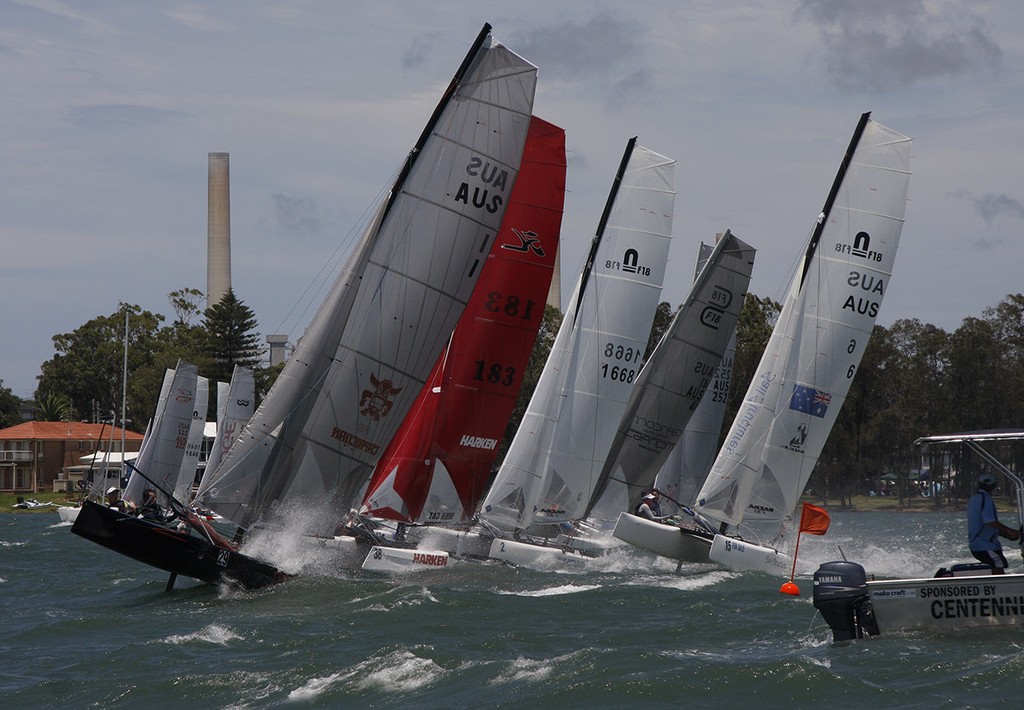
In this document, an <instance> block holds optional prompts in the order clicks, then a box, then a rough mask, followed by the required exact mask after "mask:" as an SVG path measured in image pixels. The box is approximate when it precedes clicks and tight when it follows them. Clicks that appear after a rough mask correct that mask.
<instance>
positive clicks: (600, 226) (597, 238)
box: [572, 136, 637, 323]
mask: <svg viewBox="0 0 1024 710" xmlns="http://www.w3.org/2000/svg"><path fill="white" fill-rule="evenodd" d="M636 138H637V137H636V136H633V137H632V138H630V139H629V140H628V141H626V150H625V152H623V154H622V160H621V161H619V169H618V170H616V171H615V179H614V180H612V187H611V190H609V191H608V199H607V200H606V201H605V203H604V211H603V212H602V213H601V220H600V221H599V222H598V223H597V232H596V233H595V235H594V238H593V239H592V240H591V242H590V253H589V254H587V263H586V265H585V266H584V267H583V274H582V275H581V277H580V297H579V299H578V300H577V301H576V311H575V312H574V313H573V314H572V320H573V322H574V323H575V322H576V317H577V316H578V315H579V312H580V305H581V304H582V303H583V294H584V293H585V292H586V290H587V282H588V281H589V280H590V272H591V271H592V270H593V268H594V259H595V258H596V257H597V248H598V247H599V246H601V237H603V236H604V228H605V226H606V225H607V224H608V216H609V215H610V214H611V211H612V207H613V206H614V205H615V197H616V195H618V194H619V186H620V185H621V184H622V176H623V175H624V174H625V172H626V166H628V165H629V159H630V157H631V156H632V155H633V148H635V147H636Z"/></svg>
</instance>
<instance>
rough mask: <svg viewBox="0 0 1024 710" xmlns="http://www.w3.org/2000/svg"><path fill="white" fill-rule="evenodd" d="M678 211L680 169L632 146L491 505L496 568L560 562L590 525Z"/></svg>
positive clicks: (487, 515) (484, 520)
mask: <svg viewBox="0 0 1024 710" xmlns="http://www.w3.org/2000/svg"><path fill="white" fill-rule="evenodd" d="M674 202H675V161H673V160H671V159H669V158H666V157H665V156H663V155H660V154H658V153H655V152H654V151H652V150H650V149H648V148H645V147H644V146H641V145H640V144H639V143H637V140H636V138H632V139H630V140H629V141H628V142H627V145H626V149H625V152H624V154H623V156H622V160H621V162H620V164H619V168H618V171H617V172H616V176H615V179H614V181H613V183H612V188H611V191H610V194H609V197H608V200H607V202H606V204H605V208H604V212H603V214H602V216H601V219H600V221H599V224H598V228H597V233H596V235H595V237H594V238H593V240H592V242H591V246H590V252H589V254H588V257H587V260H586V263H585V265H584V267H583V270H582V272H581V273H580V276H579V279H578V280H577V283H576V287H575V291H574V293H573V296H572V299H571V300H570V302H569V305H568V308H567V309H566V312H565V316H564V318H563V320H562V325H561V326H560V328H559V331H558V334H557V335H556V337H555V342H554V345H553V347H552V350H551V354H550V356H549V357H548V361H547V362H546V363H545V366H544V370H543V372H542V373H541V376H540V380H539V381H538V383H537V388H536V390H535V391H534V393H533V397H532V398H531V400H530V404H529V406H528V407H527V411H526V414H525V415H524V417H523V421H522V423H521V424H520V426H519V428H518V430H517V431H516V434H515V436H514V438H513V440H512V443H511V445H510V447H509V450H508V453H507V455H506V456H505V459H504V461H503V462H502V465H501V467H500V469H499V470H498V473H497V476H496V477H495V480H494V482H493V483H492V484H491V487H490V489H489V490H488V492H487V495H486V496H485V497H484V500H483V503H482V508H481V511H480V516H479V518H480V521H481V524H482V525H483V526H484V527H485V528H486V530H487V531H489V532H490V533H491V534H492V535H493V536H494V541H493V542H492V544H491V549H490V551H489V556H490V557H493V558H497V559H502V560H508V561H514V562H518V563H523V562H524V561H525V560H526V559H528V558H529V557H530V556H531V555H533V554H540V555H543V556H547V555H548V554H549V553H550V554H557V555H560V554H562V549H561V548H560V547H551V546H546V545H545V544H544V541H545V540H558V539H559V534H560V531H561V525H560V524H562V523H565V522H567V521H570V520H574V519H579V518H581V517H582V515H583V513H584V511H585V509H586V506H587V504H588V503H589V501H590V495H591V493H592V491H593V489H594V486H596V485H597V482H598V479H597V477H598V475H599V474H600V471H601V467H602V466H603V464H604V459H605V456H606V454H607V451H608V447H609V446H610V444H611V440H612V438H613V436H614V427H615V424H616V423H617V422H618V420H619V418H620V417H621V414H622V410H623V408H624V407H625V405H626V401H627V400H628V398H629V392H630V390H631V389H632V386H633V381H634V380H635V379H636V376H637V373H638V372H639V370H640V364H641V362H642V359H643V356H644V351H645V350H646V347H647V340H648V338H649V337H650V330H651V324H652V322H653V320H654V313H655V309H656V308H657V305H658V300H659V299H660V296H661V286H662V282H663V280H664V275H665V264H666V261H667V258H668V249H669V239H670V236H671V233H672V217H673V205H674ZM531 528H532V529H531ZM538 542H539V543H541V544H532V543H538Z"/></svg>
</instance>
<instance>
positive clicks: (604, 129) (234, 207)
mask: <svg viewBox="0 0 1024 710" xmlns="http://www.w3.org/2000/svg"><path fill="white" fill-rule="evenodd" d="M485 22H489V23H490V24H491V25H493V28H494V29H493V34H494V37H495V38H496V39H497V40H499V41H500V42H502V43H503V44H505V45H506V46H508V47H509V48H511V49H513V50H514V51H515V52H517V53H518V54H520V55H521V56H523V57H524V58H526V59H528V60H529V61H531V62H532V63H534V64H536V65H537V66H538V67H539V79H538V86H537V93H536V100H535V103H534V113H536V114H537V115H538V116H540V117H542V118H544V119H546V120H548V121H551V122H552V123H555V124H557V125H559V126H562V127H563V128H565V131H566V142H567V150H568V165H569V167H568V176H567V180H568V184H567V187H568V192H567V195H566V200H565V213H564V217H563V222H562V237H561V238H562V243H561V247H560V251H561V268H562V288H563V291H565V292H567V291H568V290H569V289H570V288H571V284H572V281H573V278H574V275H575V274H577V273H578V272H579V269H580V268H581V266H582V261H583V258H584V255H585V252H586V249H587V247H588V245H589V243H590V240H591V238H592V237H593V235H594V232H595V230H596V228H597V224H598V221H599V218H600V215H601V211H602V209H603V207H604V203H605V200H606V198H607V196H608V191H609V188H610V186H611V182H612V178H613V177H614V173H615V170H616V168H617V166H618V163H619V160H620V158H621V156H622V152H623V150H624V148H625V145H626V142H627V141H628V139H629V138H631V137H633V136H637V137H638V140H639V142H640V143H641V144H643V145H644V146H646V147H648V148H650V149H651V150H655V151H657V152H659V153H662V154H663V155H666V156H668V157H670V158H673V159H675V160H676V161H677V163H676V181H677V195H676V203H675V217H674V223H673V242H672V247H671V252H670V264H669V271H668V274H667V276H666V287H665V290H664V291H663V300H667V301H669V302H671V303H672V304H673V305H677V304H678V303H679V302H680V301H681V300H682V299H683V298H684V297H685V295H686V291H687V284H688V282H689V279H690V277H691V276H692V269H693V261H694V258H695V256H696V252H697V248H698V245H699V243H700V242H701V241H705V242H709V241H712V240H713V239H714V235H715V233H716V232H721V231H723V230H724V229H726V228H729V229H731V230H732V231H733V232H734V233H735V234H736V235H737V236H739V237H741V238H742V239H743V240H745V241H747V242H748V243H750V244H751V245H753V246H754V247H755V248H757V250H758V252H757V258H756V261H755V265H754V275H753V278H752V280H751V285H750V290H751V292H753V293H755V294H757V295H759V296H770V297H772V298H775V299H777V300H780V299H781V298H782V295H783V293H784V291H785V287H786V284H787V282H788V279H789V276H790V274H791V273H792V270H793V268H794V266H795V264H796V262H797V259H798V258H799V255H800V253H801V251H802V249H803V244H804V241H805V239H806V238H807V236H808V234H809V232H810V230H811V229H812V227H813V224H814V220H815V218H816V217H817V215H818V214H819V212H820V211H821V207H822V205H823V203H824V201H825V198H826V196H827V194H828V190H829V187H830V186H831V184H832V180H833V179H834V177H835V174H836V170H837V169H838V166H839V162H840V160H841V158H842V155H843V152H844V151H845V149H846V146H847V145H848V143H849V141H850V136H851V135H852V132H853V129H854V127H855V126H856V123H857V119H858V118H859V116H860V114H861V113H863V112H865V111H871V112H872V118H873V119H875V120H876V121H878V122H880V123H882V124H884V125H886V126H888V127H889V128H891V129H893V130H896V131H899V132H900V133H903V134H905V135H908V136H910V137H911V138H912V139H913V141H914V142H913V158H912V162H911V170H912V172H913V175H912V177H911V180H910V199H909V203H908V206H907V215H906V224H905V226H904V229H903V236H902V239H901V242H900V251H899V256H898V257H897V259H896V265H895V270H894V273H893V278H892V281H891V284H890V287H889V290H888V292H887V293H886V295H885V299H884V302H883V306H882V310H881V313H880V314H879V319H878V322H879V324H881V325H884V326H886V327H889V326H891V325H892V324H893V323H894V322H895V321H896V320H899V319H904V318H916V319H919V320H920V321H922V322H924V323H931V324H934V325H936V326H938V327H940V328H943V329H946V330H948V331H952V330H955V329H956V328H957V327H958V326H959V325H960V324H961V323H962V321H963V320H964V319H965V318H968V317H980V316H982V315H983V312H984V310H985V309H987V308H990V307H993V306H995V305H997V304H998V303H1000V302H1001V301H1002V300H1003V299H1004V298H1005V297H1006V296H1007V295H1009V294H1016V293H1019V292H1021V291H1022V290H1024V289H1022V288H1021V277H1020V265H1021V264H1022V263H1024V239H1021V231H1022V227H1024V189H1022V188H1024V183H1022V179H1021V178H1022V175H1024V159H1022V158H1024V153H1022V151H1021V146H1022V145H1024V136H1022V133H1024V112H1022V108H1024V33H1022V32H1021V28H1022V27H1024V3H1020V2H1019V1H1018V0H973V1H972V2H969V3H968V2H955V1H953V0H857V1H856V2H854V1H849V0H730V1H729V2H721V0H707V1H705V0H694V1H690V0H632V2H629V3H623V2H602V1H601V0H596V1H593V2H584V1H583V0H540V1H538V0H516V1H515V2H508V1H505V2H493V1H491V0H475V1H472V2H469V1H467V2H456V1H454V0H432V1H430V2H397V1H390V2H389V1H384V0H374V1H373V2H370V1H367V2H361V1H359V0H349V1H346V2H332V1H329V0H310V1H302V0H297V1H293V2H261V1H258V0H226V1H221V2H216V3H176V2H171V1H167V2H159V3H157V2H152V1H144V2H131V3H127V2H115V1H113V0H92V1H90V2H71V1H69V0H66V1H63V2H61V1H59V0H24V1H11V0H0V97H2V100H0V136H2V139H0V332H2V336H3V338H2V355H0V381H2V385H3V386H4V387H8V388H10V389H11V390H12V391H13V393H14V394H15V395H17V396H19V397H25V398H29V397H31V396H32V395H33V393H34V390H35V387H36V384H37V381H36V378H37V377H38V375H39V373H40V366H41V365H42V363H43V362H45V361H46V360H49V359H51V358H52V357H53V356H54V354H55V351H54V348H53V340H52V339H53V336H55V335H58V334H62V333H70V332H72V331H74V330H75V329H76V328H78V327H80V326H82V325H83V324H85V323H86V322H88V321H89V320H91V319H92V318H95V317H97V316H105V315H110V314H113V313H115V312H116V311H117V310H118V305H119V303H121V302H125V303H130V304H135V305H138V306H141V307H142V308H144V309H146V310H149V311H153V312H156V313H162V314H164V315H165V316H167V317H168V321H170V320H171V319H173V317H174V311H173V309H172V308H171V305H170V301H169V298H168V295H169V294H170V293H171V292H172V291H176V290H180V289H183V288H197V289H201V290H205V288H206V238H207V156H208V154H209V153H211V152H227V153H229V154H230V176H231V177H230V179H231V187H230V192H231V250H232V253H231V271H232V286H233V288H234V290H235V293H236V295H237V296H238V297H239V298H240V299H241V300H242V301H243V302H244V303H245V304H246V305H248V306H249V307H250V308H252V309H253V311H254V312H255V314H256V317H257V319H258V321H259V332H260V333H261V335H262V336H266V335H268V334H286V335H288V336H289V338H290V340H291V342H293V343H294V342H295V341H297V340H298V338H299V336H300V335H301V334H302V331H303V328H304V327H305V325H306V324H307V323H308V321H309V319H310V318H311V317H312V314H313V312H314V311H315V310H316V307H317V306H318V305H319V299H320V298H321V296H322V293H323V284H324V283H325V282H328V281H331V280H333V277H334V273H333V271H332V268H333V267H331V266H329V265H332V264H335V263H337V260H338V259H339V258H341V257H343V256H344V254H345V250H346V249H347V247H348V245H349V244H351V242H352V239H353V236H354V231H355V230H356V229H357V226H358V225H359V224H360V223H361V220H362V219H363V217H364V215H365V213H366V211H367V210H368V209H369V208H370V207H371V206H372V205H373V204H374V202H375V200H376V199H378V197H379V195H380V194H381V191H382V190H383V189H385V188H386V187H387V185H388V184H389V183H390V181H391V180H392V179H393V178H394V176H395V174H396V171H397V170H398V168H399V166H400V165H401V163H402V161H403V159H404V158H405V155H406V153H407V152H408V150H409V149H410V148H411V147H412V146H413V144H414V143H415V141H416V139H417V138H418V136H419V133H420V131H421V130H422V128H423V126H424V124H425V123H426V121H427V119H428V118H429V116H430V114H431V112H432V111H433V109H434V107H435V105H436V104H437V102H438V100H439V98H440V95H441V92H442V91H443V90H444V88H445V86H446V85H447V84H448V83H449V81H450V80H451V77H452V75H453V74H454V72H455V70H456V69H457V68H458V66H459V63H460V62H461V61H462V59H463V57H464V56H465V54H466V52H467V51H468V49H469V47H470V44H471V43H472V41H473V40H474V38H475V37H476V35H477V33H478V32H479V30H480V28H481V27H482V26H483V24H484V23H485ZM1014 146H1016V147H1014ZM564 296H565V298H566V299H567V297H568V293H565V294H564Z"/></svg>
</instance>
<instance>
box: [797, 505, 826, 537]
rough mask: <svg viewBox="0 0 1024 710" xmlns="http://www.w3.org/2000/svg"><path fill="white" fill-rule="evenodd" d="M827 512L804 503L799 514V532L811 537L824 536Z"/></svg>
mask: <svg viewBox="0 0 1024 710" xmlns="http://www.w3.org/2000/svg"><path fill="white" fill-rule="evenodd" d="M828 524H829V517H828V511H826V510H825V509H824V508H819V507H818V506H816V505H811V504H810V503H804V510H803V512H802V513H801V514H800V532H802V533H810V534H811V535H824V534H825V533H826V532H827V531H828Z"/></svg>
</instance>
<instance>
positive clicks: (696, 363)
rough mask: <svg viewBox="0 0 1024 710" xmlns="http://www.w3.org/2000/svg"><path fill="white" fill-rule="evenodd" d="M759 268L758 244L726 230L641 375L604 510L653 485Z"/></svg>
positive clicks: (609, 467) (606, 480) (611, 458)
mask: <svg viewBox="0 0 1024 710" xmlns="http://www.w3.org/2000/svg"><path fill="white" fill-rule="evenodd" d="M753 267H754V249H753V248H752V247H751V246H749V245H748V244H746V243H745V242H743V241H742V240H740V239H739V238H737V237H736V236H734V235H733V234H732V233H731V232H729V231H726V232H725V234H724V235H723V236H722V238H721V239H720V240H719V241H718V243H717V244H716V245H715V248H714V250H713V251H712V253H711V255H710V257H709V258H708V260H707V263H705V265H704V268H703V269H701V271H700V274H699V275H698V276H697V278H696V280H695V281H694V283H693V286H692V287H691V289H690V293H689V294H688V295H687V297H686V299H685V300H684V301H683V303H682V306H681V307H680V308H679V310H678V311H677V312H676V315H675V317H674V318H673V320H672V323H671V325H669V327H668V330H666V331H665V333H664V335H663V336H662V338H661V340H660V341H659V342H658V345H657V347H655V349H654V352H652V353H651V356H650V357H649V358H648V360H647V362H646V363H644V367H643V369H642V370H641V371H640V374H639V376H638V377H637V381H636V384H635V385H634V386H633V391H632V393H631V395H630V398H629V402H628V403H627V405H626V409H625V411H624V412H623V415H622V420H621V422H620V423H619V426H618V431H617V433H616V434H615V438H614V440H613V442H612V446H611V449H610V451H609V452H608V458H607V461H606V462H605V465H604V468H603V469H602V471H601V483H600V485H599V486H598V487H597V489H596V490H595V491H594V494H593V496H592V499H591V505H590V510H594V512H595V514H596V515H597V516H598V517H602V518H604V519H606V520H614V519H615V518H616V517H617V516H618V514H619V513H621V512H622V511H624V510H625V511H632V510H633V509H634V508H636V506H637V505H638V504H639V503H640V498H641V496H642V495H643V494H644V493H646V492H647V491H649V490H650V489H651V486H652V485H653V484H654V479H655V477H656V476H657V474H658V471H659V469H660V468H661V466H662V465H663V464H664V463H665V460H666V459H667V458H668V456H669V453H670V452H671V451H672V449H673V448H674V447H675V446H676V444H677V443H678V442H679V439H680V437H681V436H682V433H683V429H684V428H685V427H686V425H687V423H688V422H689V420H690V417H691V416H692V414H693V412H694V411H695V410H696V409H697V407H698V405H699V404H700V402H701V399H702V398H703V397H704V392H705V391H706V390H707V388H708V385H709V384H710V382H711V380H712V377H713V376H714V375H715V372H716V371H717V369H718V366H719V365H720V364H721V362H722V355H723V354H724V352H725V350H726V347H727V346H728V344H729V341H730V340H731V339H732V335H733V332H734V331H735V329H736V321H737V319H738V318H739V313H740V308H741V307H742V305H743V299H744V297H745V296H746V293H747V286H748V285H749V283H750V274H751V271H752V269H753ZM599 501H600V504H599ZM595 506H596V508H595ZM588 512H589V511H588Z"/></svg>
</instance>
